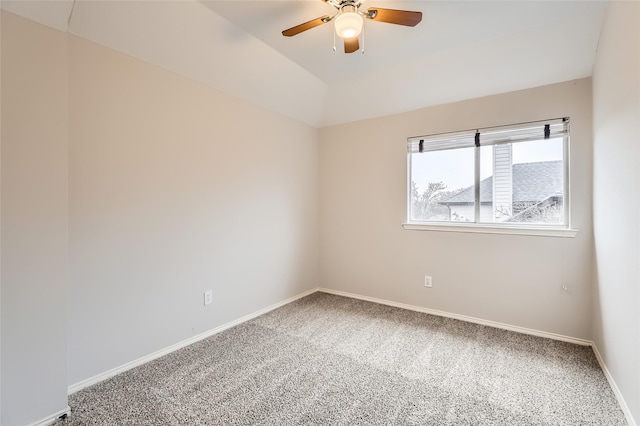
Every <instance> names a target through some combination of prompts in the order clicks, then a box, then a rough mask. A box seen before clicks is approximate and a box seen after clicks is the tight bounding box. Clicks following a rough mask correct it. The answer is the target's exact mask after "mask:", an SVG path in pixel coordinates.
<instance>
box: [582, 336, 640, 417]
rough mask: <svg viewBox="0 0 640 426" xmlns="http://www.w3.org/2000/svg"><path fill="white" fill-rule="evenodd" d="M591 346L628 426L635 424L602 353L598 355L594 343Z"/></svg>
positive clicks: (598, 352)
mask: <svg viewBox="0 0 640 426" xmlns="http://www.w3.org/2000/svg"><path fill="white" fill-rule="evenodd" d="M592 347H593V353H594V354H596V359H597V360H598V364H600V368H602V371H603V372H604V376H605V377H606V378H607V381H608V382H609V386H611V390H613V393H614V395H615V396H616V399H617V400H618V404H620V409H622V412H623V413H624V417H625V418H626V419H627V423H629V426H637V423H636V421H635V420H634V419H633V416H632V415H631V410H630V409H629V406H628V405H627V401H625V400H624V397H623V396H622V393H621V392H620V389H619V388H618V385H617V384H616V381H615V380H613V376H612V375H611V373H610V372H609V369H608V368H607V364H605V363H604V358H602V355H600V351H599V350H598V347H597V346H596V345H595V343H594V344H593V346H592Z"/></svg>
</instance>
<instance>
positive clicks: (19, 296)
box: [0, 12, 68, 425]
mask: <svg viewBox="0 0 640 426" xmlns="http://www.w3.org/2000/svg"><path fill="white" fill-rule="evenodd" d="M1 104H2V163H1V171H2V177H1V182H2V186H1V194H0V195H1V198H2V212H1V213H2V220H1V227H2V236H1V251H2V262H1V271H2V272H1V274H2V276H1V280H2V297H1V299H2V308H1V311H2V380H1V383H2V419H1V423H2V424H3V425H23V424H29V423H32V422H34V421H37V420H39V419H42V418H45V417H47V416H49V415H51V414H53V413H56V412H60V411H61V410H65V409H66V407H67V387H66V369H67V346H66V340H67V333H66V330H67V324H66V318H67V299H66V297H67V293H66V290H67V287H66V285H67V279H68V270H67V260H68V259H67V232H68V222H67V205H68V194H67V153H68V149H67V148H68V146H67V140H68V133H67V117H68V116H67V114H68V109H67V36H66V34H64V33H61V32H58V31H55V30H52V29H50V28H47V27H44V26H41V25H38V24H35V23H33V22H30V21H27V20H24V19H22V18H18V17H17V16H15V15H12V14H10V13H7V12H2V101H1Z"/></svg>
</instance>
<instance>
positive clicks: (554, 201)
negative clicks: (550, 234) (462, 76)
mask: <svg viewBox="0 0 640 426" xmlns="http://www.w3.org/2000/svg"><path fill="white" fill-rule="evenodd" d="M407 148H408V200H407V201H408V202H407V210H408V213H407V222H408V223H407V225H418V226H424V225H430V226H431V229H433V225H436V226H441V227H443V228H444V227H446V226H452V225H456V226H463V227H467V229H468V228H482V227H484V228H501V229H525V228H529V229H533V228H535V229H547V230H553V229H559V230H562V229H568V228H569V197H568V195H569V191H568V176H569V173H568V158H567V157H568V152H569V119H568V118H562V119H555V120H547V121H543V122H534V123H525V124H519V125H511V126H503V127H494V128H486V129H479V130H473V131H467V132H458V133H449V134H440V135H432V136H422V137H413V138H409V139H408V143H407ZM405 228H410V229H416V227H410V226H409V227H408V226H406V225H405ZM574 235H575V234H574Z"/></svg>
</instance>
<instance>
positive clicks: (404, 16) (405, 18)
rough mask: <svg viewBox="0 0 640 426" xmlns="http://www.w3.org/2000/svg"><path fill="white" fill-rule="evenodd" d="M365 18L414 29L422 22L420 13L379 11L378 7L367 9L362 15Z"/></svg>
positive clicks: (393, 10)
mask: <svg viewBox="0 0 640 426" xmlns="http://www.w3.org/2000/svg"><path fill="white" fill-rule="evenodd" d="M364 16H365V17H366V18H369V19H372V20H374V21H378V22H388V23H389V24H398V25H406V26H407V27H415V26H416V25H418V24H419V23H420V21H422V12H412V11H410V10H395V9H381V8H379V7H374V8H369V9H367V12H366V13H365V15H364Z"/></svg>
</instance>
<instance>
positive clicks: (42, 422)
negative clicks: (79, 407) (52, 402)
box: [29, 405, 71, 426]
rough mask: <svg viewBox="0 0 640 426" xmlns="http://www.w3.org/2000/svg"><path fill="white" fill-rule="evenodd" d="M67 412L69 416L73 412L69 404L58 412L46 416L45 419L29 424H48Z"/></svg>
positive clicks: (40, 425)
mask: <svg viewBox="0 0 640 426" xmlns="http://www.w3.org/2000/svg"><path fill="white" fill-rule="evenodd" d="M65 414H66V415H67V416H68V415H70V414H71V408H69V406H68V405H67V408H65V409H64V410H60V411H58V412H57V413H53V414H51V415H50V416H47V417H45V418H44V419H40V420H38V421H36V422H33V423H31V424H29V426H47V425H50V424H52V423H54V422H55V421H56V420H58V419H59V418H60V417H62V416H64V415H65Z"/></svg>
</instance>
